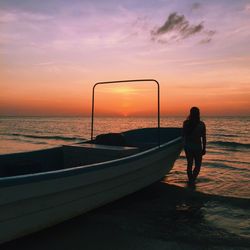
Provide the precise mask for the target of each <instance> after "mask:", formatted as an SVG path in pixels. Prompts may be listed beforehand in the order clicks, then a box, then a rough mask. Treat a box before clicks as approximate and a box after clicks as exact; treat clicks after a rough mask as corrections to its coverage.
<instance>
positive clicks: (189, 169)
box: [185, 150, 194, 182]
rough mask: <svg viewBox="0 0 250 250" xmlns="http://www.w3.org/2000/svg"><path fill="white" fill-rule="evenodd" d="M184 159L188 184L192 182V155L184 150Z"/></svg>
mask: <svg viewBox="0 0 250 250" xmlns="http://www.w3.org/2000/svg"><path fill="white" fill-rule="evenodd" d="M185 153H186V158H187V176H188V180H189V182H192V181H193V180H194V178H193V170H192V168H193V162H194V155H193V153H192V152H191V151H188V150H185Z"/></svg>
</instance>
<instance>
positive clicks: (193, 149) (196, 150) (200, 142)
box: [183, 107, 206, 183]
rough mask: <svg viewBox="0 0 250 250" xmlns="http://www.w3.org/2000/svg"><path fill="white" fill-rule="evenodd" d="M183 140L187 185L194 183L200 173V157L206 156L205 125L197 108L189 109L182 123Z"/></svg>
mask: <svg viewBox="0 0 250 250" xmlns="http://www.w3.org/2000/svg"><path fill="white" fill-rule="evenodd" d="M183 140H184V150H185V154H186V158H187V176H188V180H189V183H194V182H195V180H196V178H197V176H198V175H199V172H200V168H201V162H202V156H203V155H205V154H206V125H205V123H204V122H203V121H201V120H200V110H199V108H197V107H192V108H191V109H190V114H189V116H188V118H187V120H185V121H184V122H183ZM193 162H195V167H194V169H193Z"/></svg>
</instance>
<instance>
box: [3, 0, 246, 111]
mask: <svg viewBox="0 0 250 250" xmlns="http://www.w3.org/2000/svg"><path fill="white" fill-rule="evenodd" d="M156 13H157V14H156ZM232 16H233V17H234V19H233V22H232ZM0 31H1V34H0V115H2V116H11V115H28V116H29V115H31V116H33V115H35V116H40V115H41V116H43V115H44V116H47V115H49V116H50V115H51V116H54V115H56V116H62V115H69V116H75V115H85V116H89V115H90V114H91V95H92V86H93V85H94V83H96V82H99V81H109V80H122V79H140V78H153V79H156V80H158V81H159V82H160V84H161V89H160V93H161V99H160V100H161V115H162V116H165V115H178V116H180V115H181V116H183V115H184V116H185V115H187V114H188V112H189V109H190V107H192V106H198V107H200V109H201V112H202V114H203V115H211V116H213V115H220V116H222V115H242V116H243V115H250V47H249V44H250V4H249V1H246V0H240V1H226V0H221V1H207V2H204V1H201V2H197V3H194V2H193V1H184V0H183V1H166V2H163V1H155V3H154V6H153V7H152V5H151V4H150V1H145V2H144V3H143V6H142V2H141V1H132V0H131V1H126V3H125V2H124V3H122V2H121V3H115V2H113V1H108V0H105V1H86V2H85V3H84V4H83V3H82V1H79V0H74V1H72V2H71V3H70V4H69V2H68V1H61V2H60V4H59V3H58V1H33V2H32V3H30V1H26V0H24V1H20V2H18V3H17V2H16V1H14V0H10V1H4V2H1V3H0ZM156 93H157V92H156V86H155V85H154V84H152V83H141V84H138V83H135V84H129V85H124V84H122V85H121V86H118V85H112V86H111V85H110V86H98V88H97V89H96V114H99V115H106V116H151V115H154V114H155V113H156V110H157V105H156V104H157V99H156Z"/></svg>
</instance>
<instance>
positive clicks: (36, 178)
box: [0, 136, 182, 188]
mask: <svg viewBox="0 0 250 250" xmlns="http://www.w3.org/2000/svg"><path fill="white" fill-rule="evenodd" d="M181 140H182V137H181V136H178V137H176V138H175V139H172V140H170V141H168V142H165V143H163V144H160V145H157V146H155V147H153V148H150V149H147V150H145V151H142V152H138V153H135V154H133V155H129V156H125V157H121V158H118V159H113V160H108V161H104V162H99V163H92V164H87V165H82V166H77V167H72V168H66V169H58V170H52V171H46V172H40V173H39V172H38V173H32V174H24V175H17V176H8V177H0V187H1V188H2V187H9V186H16V185H21V184H27V183H32V182H40V181H47V180H51V179H59V178H65V177H69V176H73V175H77V174H83V173H88V172H92V171H97V170H100V169H104V168H110V167H115V166H120V165H121V164H126V163H129V162H131V161H134V160H139V159H141V158H143V157H144V156H145V155H151V154H154V153H158V152H161V151H163V150H165V149H166V147H169V146H172V145H174V144H176V143H177V142H179V141H181ZM57 148H58V147H57Z"/></svg>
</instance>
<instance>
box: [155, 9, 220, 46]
mask: <svg viewBox="0 0 250 250" xmlns="http://www.w3.org/2000/svg"><path fill="white" fill-rule="evenodd" d="M196 34H202V35H203V36H204V37H203V38H202V40H201V42H202V43H208V42H210V41H211V40H212V36H213V35H214V34H215V31H213V30H209V31H208V30H205V28H204V23H203V22H200V23H199V24H197V25H192V24H190V23H189V21H188V20H187V19H186V17H185V16H184V15H179V14H177V13H176V12H174V13H171V14H170V15H169V16H168V18H167V20H166V21H165V23H164V24H163V25H162V26H160V27H158V28H157V29H155V30H153V31H151V39H152V40H153V41H156V42H159V43H168V42H170V41H179V40H183V39H186V38H189V37H191V36H194V35H196Z"/></svg>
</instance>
